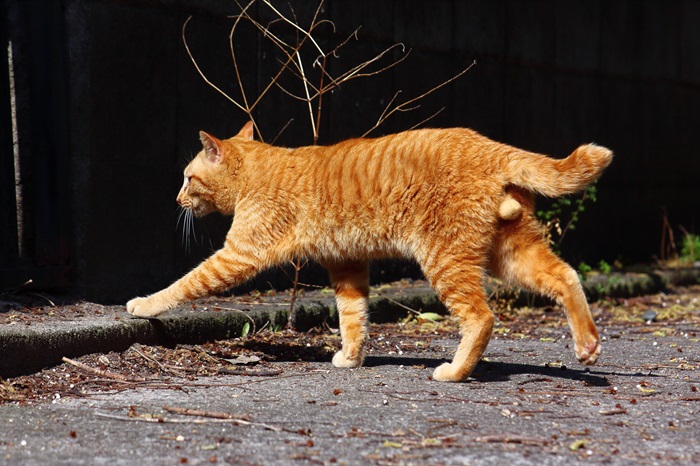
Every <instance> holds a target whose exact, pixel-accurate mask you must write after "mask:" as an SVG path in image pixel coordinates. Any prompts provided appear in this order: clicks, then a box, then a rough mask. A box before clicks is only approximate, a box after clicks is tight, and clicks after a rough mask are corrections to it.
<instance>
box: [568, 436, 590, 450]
mask: <svg viewBox="0 0 700 466" xmlns="http://www.w3.org/2000/svg"><path fill="white" fill-rule="evenodd" d="M586 443H588V440H584V439H580V440H575V441H573V442H571V445H569V450H571V451H576V450H580V449H581V448H583V447H585V446H586Z"/></svg>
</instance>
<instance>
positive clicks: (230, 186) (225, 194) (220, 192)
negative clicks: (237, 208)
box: [177, 122, 253, 217]
mask: <svg viewBox="0 0 700 466" xmlns="http://www.w3.org/2000/svg"><path fill="white" fill-rule="evenodd" d="M199 138H200V139H201V141H202V146H203V147H202V150H201V151H200V152H199V153H198V154H197V156H196V157H195V158H194V159H193V160H192V162H190V163H189V165H187V167H186V168H185V170H184V178H185V179H184V182H183V184H182V188H180V192H179V193H178V195H177V203H178V204H180V205H181V206H182V207H183V208H185V209H187V210H189V211H191V212H192V213H193V214H194V215H195V216H197V217H202V216H204V215H207V214H209V213H211V212H220V213H222V214H225V215H231V214H233V207H234V205H235V178H236V173H237V170H238V169H239V167H240V165H241V148H240V147H238V145H239V143H241V142H245V141H251V140H252V139H253V123H252V122H248V123H246V125H245V126H243V129H241V131H240V132H239V133H238V134H237V135H236V136H235V137H233V138H231V139H229V140H225V141H222V140H220V139H217V138H215V137H214V136H212V135H210V134H207V133H205V132H204V131H200V132H199Z"/></svg>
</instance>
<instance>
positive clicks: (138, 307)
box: [126, 297, 168, 317]
mask: <svg viewBox="0 0 700 466" xmlns="http://www.w3.org/2000/svg"><path fill="white" fill-rule="evenodd" d="M167 309H168V308H167V306H163V305H158V303H157V302H155V300H154V299H153V298H151V297H148V298H134V299H132V300H131V301H129V302H128V303H126V310H127V311H128V312H129V314H131V315H132V316H136V317H155V316H157V315H158V314H162V313H163V312H165V311H166V310H167Z"/></svg>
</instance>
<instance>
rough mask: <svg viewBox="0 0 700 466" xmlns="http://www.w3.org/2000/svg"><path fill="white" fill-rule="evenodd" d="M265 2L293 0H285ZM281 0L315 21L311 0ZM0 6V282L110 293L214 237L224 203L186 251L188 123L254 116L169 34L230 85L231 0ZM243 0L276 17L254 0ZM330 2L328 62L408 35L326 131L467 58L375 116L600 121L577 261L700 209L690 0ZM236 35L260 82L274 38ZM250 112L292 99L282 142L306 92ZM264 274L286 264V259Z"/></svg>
mask: <svg viewBox="0 0 700 466" xmlns="http://www.w3.org/2000/svg"><path fill="white" fill-rule="evenodd" d="M274 4H275V5H277V6H278V8H280V11H283V12H289V6H288V4H287V2H274ZM291 4H292V5H293V7H294V8H295V11H296V13H297V16H298V18H299V22H300V23H301V24H302V25H304V24H308V22H309V18H310V17H311V15H312V14H313V12H314V11H315V4H313V3H311V2H307V1H292V2H291ZM0 5H1V6H0V14H2V17H1V18H0V28H1V29H0V38H1V39H2V41H3V43H2V50H3V59H2V60H0V61H1V62H2V64H0V87H1V88H2V89H1V90H0V123H1V124H2V128H1V131H0V151H1V154H2V155H1V157H0V171H1V173H0V207H1V208H2V211H1V212H0V215H2V224H0V235H1V236H0V240H1V242H2V246H1V249H0V260H1V261H2V262H1V264H0V282H1V283H0V288H2V289H8V288H13V287H15V286H18V285H20V284H22V283H24V281H26V280H27V279H29V278H31V279H33V280H34V282H35V283H36V285H37V286H39V287H53V286H60V287H68V289H69V290H72V291H74V292H78V293H80V294H82V295H84V296H86V297H88V298H91V299H96V300H101V301H114V300H117V301H122V300H124V299H125V298H128V297H131V296H133V295H135V294H138V293H147V292H152V291H155V290H157V289H159V288H160V287H162V286H164V285H166V284H168V283H169V282H171V281H172V280H174V279H176V278H177V277H178V276H180V275H181V274H182V273H183V272H184V271H185V270H187V269H188V268H190V267H192V266H193V265H194V264H196V263H197V262H198V261H199V260H200V259H201V258H202V257H204V256H206V255H208V254H209V253H210V252H211V251H212V250H213V249H215V248H217V247H218V246H219V245H220V244H221V240H222V238H223V235H224V233H225V231H226V228H227V224H228V223H229V221H230V220H228V219H224V218H220V217H219V218H217V217H212V218H208V219H205V220H203V221H201V222H199V223H198V226H197V234H196V240H197V241H198V243H199V244H194V245H192V246H191V248H190V250H189V251H186V248H185V247H183V239H182V230H181V228H180V229H178V228H176V220H177V214H178V211H177V209H176V204H175V202H174V198H175V195H176V193H177V190H178V188H179V186H180V183H181V170H182V168H183V167H184V165H185V164H186V162H187V160H188V159H189V158H191V157H192V156H193V155H194V154H195V153H196V152H197V151H198V150H199V146H198V141H197V131H198V130H200V129H205V130H207V131H209V132H211V133H213V134H215V135H219V136H221V137H227V136H231V135H233V134H235V133H236V132H237V131H238V129H239V128H240V126H242V125H243V124H244V123H245V121H246V117H245V114H244V113H243V112H241V111H240V110H238V109H236V108H235V106H234V105H233V104H231V103H230V102H229V101H228V100H226V99H225V98H224V97H222V96H221V95H220V94H219V93H217V92H216V91H215V90H213V89H212V88H211V87H209V86H208V85H207V84H206V83H205V82H204V81H203V80H202V78H201V77H200V76H199V74H198V73H197V71H196V69H195V68H194V66H193V65H192V63H191V61H190V59H189V57H188V56H187V53H186V51H185V49H184V47H183V43H182V38H181V32H182V25H183V23H184V22H185V20H186V19H187V17H188V16H190V15H193V18H192V20H191V21H190V23H189V25H188V29H187V38H188V42H189V44H190V47H191V50H192V52H193V54H194V55H195V57H196V58H197V60H198V62H199V64H200V66H201V67H202V69H203V70H204V71H205V73H206V74H207V76H208V77H209V78H210V79H211V80H212V81H213V82H215V83H216V84H217V85H218V86H220V87H221V88H222V89H223V90H224V91H226V92H227V93H230V94H231V95H232V96H236V97H237V96H238V94H237V87H238V86H237V83H236V81H235V75H234V69H233V66H232V63H231V59H230V51H229V43H228V35H229V31H230V27H231V25H232V21H233V20H232V19H231V18H229V17H228V15H233V14H236V13H237V12H238V11H239V10H238V8H237V7H236V5H235V2H232V1H225V0H206V1H195V0H62V1H58V0H56V1H49V0H46V1H42V0H28V1H19V0H2V1H1V2H0ZM250 11H251V14H252V15H253V16H255V17H257V18H260V19H261V20H266V21H267V20H269V19H270V18H271V14H270V11H269V9H268V8H267V7H264V6H263V5H256V6H254V7H253V8H252V9H251V10H250ZM321 14H322V16H323V17H325V18H328V19H330V20H332V21H333V22H334V23H335V27H336V32H335V34H333V31H332V29H331V28H330V27H324V28H319V29H318V34H319V38H320V39H319V40H320V41H321V44H322V46H323V47H326V49H328V48H332V44H336V43H337V42H338V41H340V40H342V39H344V38H345V37H346V36H347V35H349V34H350V33H351V32H352V31H354V30H355V29H356V28H357V27H359V26H362V28H361V29H360V31H359V33H358V40H357V41H352V42H351V43H349V44H348V46H346V48H344V49H342V50H341V54H340V58H338V59H336V60H334V61H333V63H332V64H331V67H332V68H331V69H332V70H333V71H338V70H341V69H346V68H347V67H349V66H353V65H355V64H357V63H359V62H360V61H362V60H364V59H368V58H369V57H371V56H373V55H375V54H377V53H378V52H380V51H382V50H384V49H385V48H386V47H388V46H390V45H392V44H394V43H396V42H402V43H404V44H405V45H406V46H407V48H410V49H411V53H410V55H409V57H408V58H407V59H406V60H405V61H404V62H403V63H402V64H401V65H399V66H398V67H396V68H393V69H392V70H390V71H388V72H386V73H383V74H382V75H379V76H376V77H372V78H367V79H358V80H356V81H353V82H349V83H347V85H346V86H343V87H341V88H340V89H339V90H337V91H336V92H334V93H333V94H332V95H329V96H328V97H327V99H326V100H325V101H324V108H325V109H326V111H325V113H324V117H323V119H322V124H321V131H320V133H321V139H320V140H321V142H323V143H329V142H333V141H337V140H341V139H345V138H348V137H354V136H359V135H361V134H362V133H364V132H365V131H366V130H367V129H368V128H369V127H371V126H372V125H373V124H374V121H376V119H377V118H378V116H379V114H380V113H381V112H382V110H383V109H384V107H385V105H386V104H387V103H388V101H389V99H391V97H392V96H393V95H394V94H395V92H396V91H398V90H401V91H402V94H401V96H405V98H410V97H414V96H417V95H420V94H422V93H423V92H425V91H426V90H428V89H430V88H431V87H433V86H435V85H437V84H439V83H440V82H442V81H444V80H445V79H447V78H449V77H451V76H453V75H454V74H456V73H457V72H459V71H460V70H462V69H464V68H465V67H466V66H468V65H469V64H470V63H471V62H472V61H473V60H476V61H477V65H476V66H474V67H473V68H472V69H471V70H470V71H469V72H468V73H467V74H465V75H464V76H463V77H461V78H460V79H459V80H457V81H455V82H453V83H451V84H450V85H449V86H446V87H445V88H443V89H441V90H439V91H437V92H435V93H434V94H432V95H430V96H429V98H427V99H425V100H424V101H423V102H422V104H421V108H420V109H418V110H417V111H415V112H413V113H410V114H406V115H399V116H398V117H397V118H392V119H391V120H389V122H388V123H387V124H386V125H384V126H382V127H381V128H380V129H379V131H377V132H375V133H374V134H375V135H380V134H383V133H387V132H393V131H399V130H402V129H406V128H409V127H410V126H412V125H413V124H415V123H418V122H419V121H421V120H423V119H424V118H426V117H427V116H429V115H432V114H433V113H435V112H436V111H437V110H439V109H440V108H442V107H444V108H445V109H444V111H442V113H440V114H439V115H437V116H436V117H435V118H434V119H433V120H432V121H430V123H428V125H429V126H469V127H472V128H474V129H477V130H478V131H480V132H482V133H484V134H486V135H487V136H489V137H491V138H493V139H496V140H500V141H503V142H507V143H509V144H513V145H516V146H520V147H523V148H526V149H529V150H533V151H538V152H542V153H547V154H551V155H553V156H557V157H561V156H564V155H566V154H568V153H569V152H571V151H572V150H573V149H574V148H575V147H576V146H578V145H579V144H581V143H585V142H591V141H593V142H596V143H599V144H602V145H605V146H608V147H610V148H612V149H613V150H614V151H615V153H616V158H615V161H614V163H613V165H612V166H611V168H610V169H609V170H608V172H607V173H606V174H605V176H604V177H603V178H602V179H601V181H600V182H599V196H598V197H599V200H598V202H597V203H596V204H593V205H590V206H589V207H588V209H587V210H586V212H585V213H584V215H583V217H582V220H581V222H580V224H579V227H578V228H577V230H576V231H574V232H572V233H570V234H569V236H568V238H567V239H566V242H565V244H564V247H563V254H564V256H565V258H566V259H568V260H569V261H571V262H574V263H577V262H578V261H581V260H585V261H588V262H596V261H598V260H600V259H605V260H608V261H613V260H615V259H618V258H621V259H622V260H624V261H626V262H634V261H649V260H651V259H652V257H653V256H654V255H655V254H656V255H658V253H659V248H660V242H661V229H662V218H663V217H662V213H663V212H664V211H665V212H666V214H667V216H668V219H669V221H670V222H671V224H672V225H673V226H674V227H677V226H678V225H683V226H684V227H685V228H686V229H688V230H690V231H695V232H697V231H698V230H699V229H700V225H698V220H699V219H698V212H700V210H699V209H698V208H697V206H696V202H697V200H698V198H699V195H700V187H699V184H698V182H697V177H698V174H699V173H700V157H699V154H700V150H699V149H700V137H699V136H698V134H697V130H698V128H700V59H699V58H698V57H700V34H698V33H697V25H698V24H700V3H698V2H695V1H692V0H686V1H680V0H679V1H673V2H668V1H663V0H635V1H631V0H630V1H616V2H607V1H602V0H601V1H566V2H561V1H534V0H533V1H528V0H519V1H501V2H493V1H488V0H481V1H477V0H474V1H460V0H454V1H447V0H445V1H436V2H427V1H416V0H371V1H370V0H354V1H343V0H328V1H327V2H326V3H325V4H324V6H323V8H322V10H321ZM8 44H9V46H10V48H11V49H12V52H13V53H12V57H13V59H12V62H11V63H10V62H8V60H6V59H5V56H6V54H5V51H6V50H7V49H8ZM235 50H236V51H237V54H238V58H239V64H240V65H241V68H242V72H243V81H244V84H245V86H246V89H249V90H250V93H251V94H256V92H255V90H256V89H257V90H260V89H262V88H263V87H265V86H266V85H267V83H269V80H270V78H271V77H272V75H273V74H274V72H275V70H276V69H277V66H278V65H277V62H276V60H275V55H274V50H273V48H271V46H270V44H269V41H267V40H266V39H264V38H261V36H260V35H259V34H256V33H255V32H254V31H252V30H251V29H250V28H247V29H242V30H241V34H240V36H237V40H236V41H235ZM399 56H400V54H399V53H398V51H395V52H393V53H392V57H393V58H398V57H399ZM313 58H315V57H310V58H309V60H310V61H313ZM8 63H10V64H8ZM308 69H312V68H311V67H310V63H309V67H308ZM10 75H11V76H12V79H11V80H12V81H13V82H14V84H15V92H14V98H15V103H14V105H13V104H12V99H11V98H10V96H11V93H10V92H8V89H9V86H10V81H11V80H10V78H9V76H10ZM290 85H291V84H290ZM13 108H14V113H13V110H12V109H13ZM13 114H14V115H15V117H14V118H13V117H12V115H13ZM255 116H256V119H257V121H258V123H259V125H260V126H261V128H262V129H263V131H264V132H265V134H266V136H267V137H268V138H272V137H274V135H276V134H277V133H278V132H279V130H280V129H281V128H282V127H284V126H285V124H286V123H287V122H288V120H289V119H290V118H293V119H294V120H293V122H292V123H291V124H290V125H289V126H288V128H287V129H286V130H285V131H284V132H283V133H282V135H281V136H280V139H279V140H278V143H280V144H285V145H299V144H308V143H310V141H311V133H310V130H309V125H308V116H307V114H306V113H305V107H304V105H302V104H300V103H298V102H294V101H292V100H291V99H289V98H288V97H285V95H284V94H283V93H280V92H276V93H274V94H271V95H270V97H269V98H268V99H266V100H265V101H264V102H262V103H261V105H260V106H259V107H258V109H257V110H256V112H255ZM13 121H14V122H15V123H14V124H13ZM15 142H16V144H15ZM18 167H19V173H20V175H21V176H19V179H20V184H19V188H20V189H19V190H18V189H16V183H15V176H14V174H15V171H16V170H17V168H18ZM18 192H20V193H21V196H19V195H18ZM18 196H19V197H21V199H20V201H21V202H20V203H19V208H17V205H18V203H17V199H18ZM18 212H19V214H20V215H18ZM18 218H19V219H20V225H19V228H18V225H17V223H18ZM20 243H21V244H20ZM406 267H407V266H406V265H405V264H403V265H401V264H399V265H387V264H384V265H382V266H380V267H379V268H380V269H381V270H387V271H389V272H388V275H381V274H378V275H376V279H381V278H382V277H386V276H389V275H391V273H395V272H401V271H402V270H403V269H404V268H406ZM409 268H410V267H409ZM310 270H313V269H310ZM308 279H313V277H308ZM261 280H262V281H259V282H258V284H259V285H260V286H267V285H265V281H267V280H272V281H274V282H275V285H277V286H284V285H285V283H286V284H287V285H288V284H289V281H288V280H287V279H286V278H285V277H284V275H283V274H281V273H279V272H278V273H275V274H272V275H266V276H265V277H264V278H263V279H261Z"/></svg>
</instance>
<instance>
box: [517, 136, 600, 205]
mask: <svg viewBox="0 0 700 466" xmlns="http://www.w3.org/2000/svg"><path fill="white" fill-rule="evenodd" d="M612 158H613V153H612V151H611V150H609V149H606V148H605V147H602V146H597V145H595V144H585V145H582V146H579V147H578V148H577V149H576V150H575V151H573V152H572V153H571V155H569V156H568V157H566V158H564V159H553V158H550V157H546V156H544V155H540V154H533V153H531V152H525V151H522V152H517V153H515V154H512V156H511V157H510V158H509V160H508V162H507V168H506V169H507V171H508V174H509V175H510V176H509V177H510V180H509V181H510V182H511V183H512V184H514V185H516V186H520V187H522V188H525V189H528V190H531V191H535V192H537V193H540V194H543V195H545V196H549V197H558V196H563V195H565V194H572V193H575V192H577V191H581V190H582V189H584V188H586V187H587V186H588V185H589V184H591V183H593V182H594V181H595V180H597V179H598V177H599V176H600V175H601V174H602V173H603V170H605V168H606V167H607V166H608V165H610V162H612Z"/></svg>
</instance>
